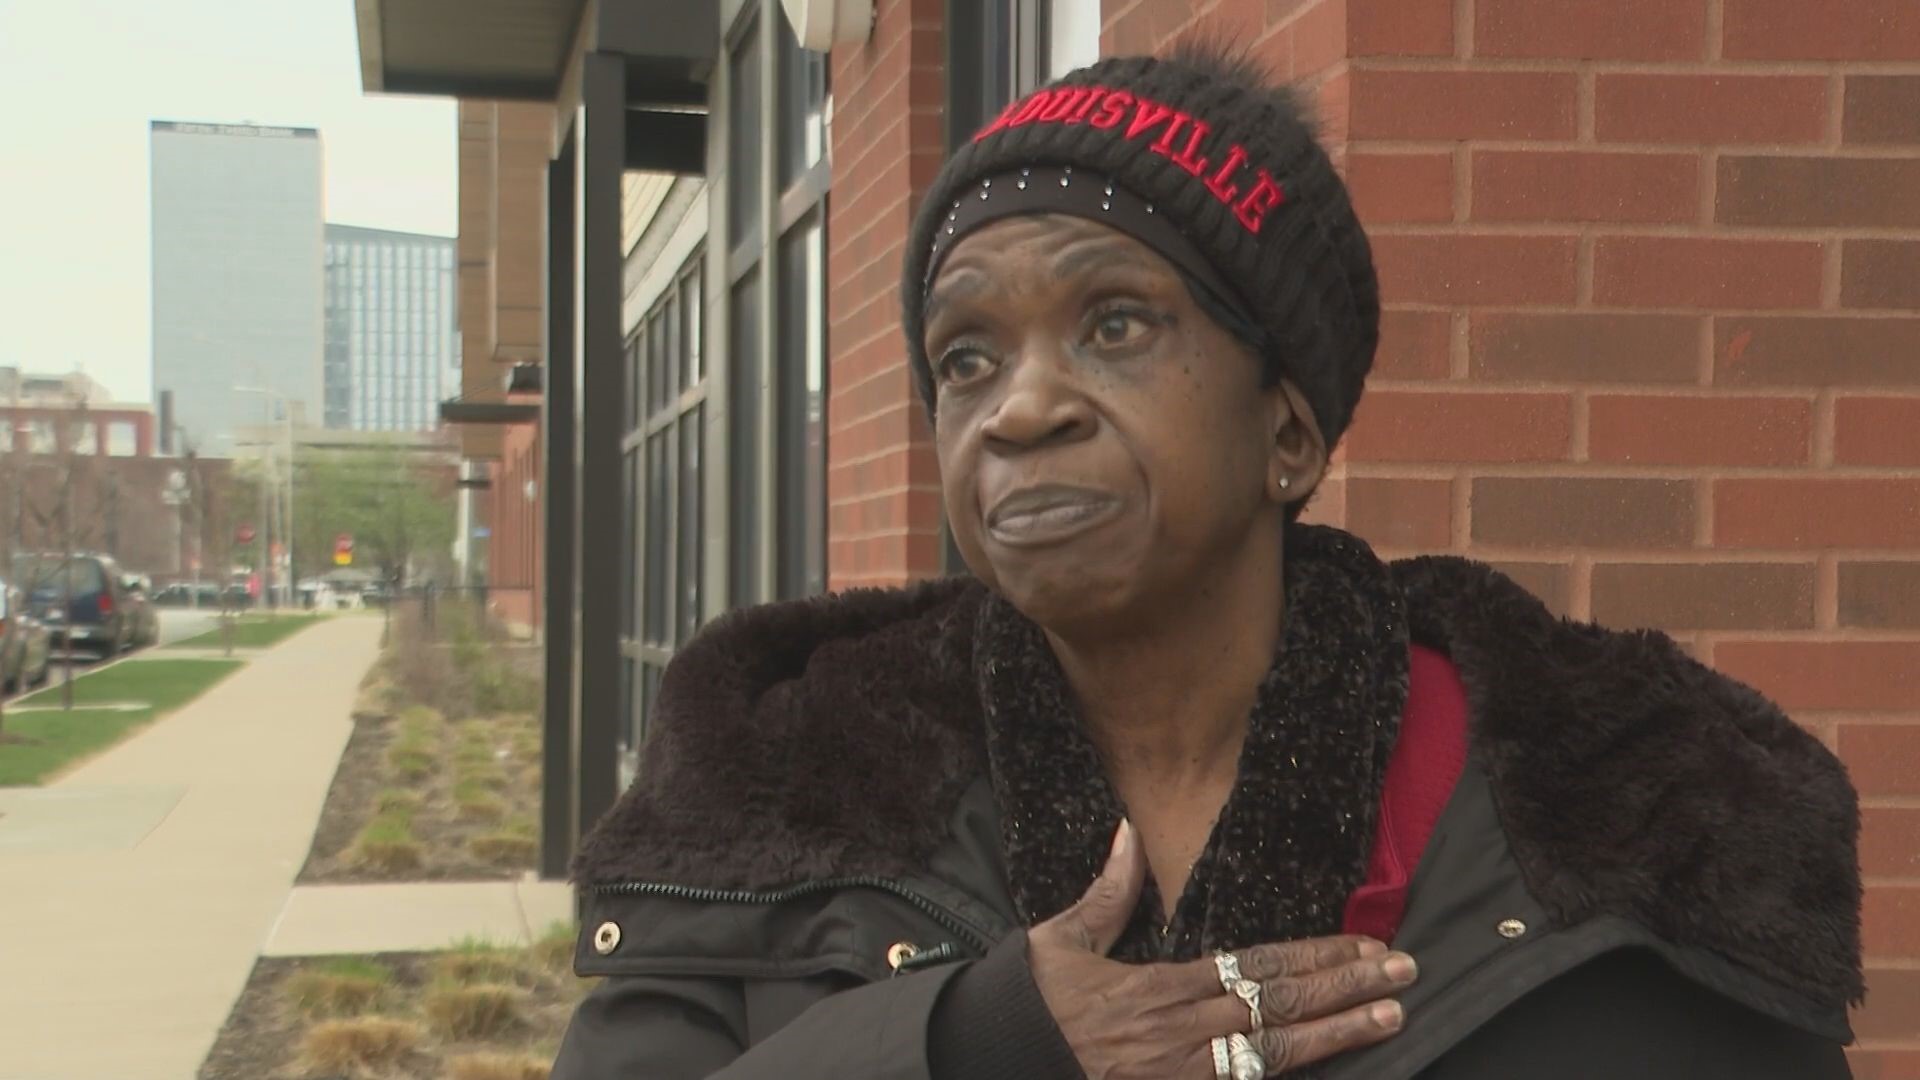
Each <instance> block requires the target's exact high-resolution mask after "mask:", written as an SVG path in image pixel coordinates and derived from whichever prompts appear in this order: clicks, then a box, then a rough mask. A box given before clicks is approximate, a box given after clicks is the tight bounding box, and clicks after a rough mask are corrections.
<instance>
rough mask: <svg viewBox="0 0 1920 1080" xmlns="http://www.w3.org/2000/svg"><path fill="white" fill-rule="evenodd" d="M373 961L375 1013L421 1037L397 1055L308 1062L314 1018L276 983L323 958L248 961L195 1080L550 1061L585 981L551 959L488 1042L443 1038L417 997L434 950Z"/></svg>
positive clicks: (412, 1078)
mask: <svg viewBox="0 0 1920 1080" xmlns="http://www.w3.org/2000/svg"><path fill="white" fill-rule="evenodd" d="M372 959H375V960H377V961H378V962H380V963H382V964H384V965H386V966H387V967H389V968H391V969H392V970H393V974H394V980H393V984H392V987H391V990H390V992H389V993H388V995H387V998H386V1001H385V1003H384V1004H383V1006H382V1008H381V1011H380V1015H385V1016H391V1017H394V1018H396V1019H400V1020H403V1021H407V1022H410V1023H415V1024H418V1025H419V1027H420V1030H421V1031H422V1032H423V1035H424V1037H423V1038H422V1039H421V1041H420V1044H419V1045H418V1047H416V1048H415V1049H414V1050H413V1051H411V1052H409V1053H408V1054H407V1055H406V1056H405V1058H404V1059H403V1060H401V1061H399V1062H396V1063H393V1064H391V1065H389V1066H386V1067H384V1068H379V1069H371V1070H351V1071H348V1072H340V1071H327V1070H321V1069H315V1068H314V1067H312V1066H311V1065H309V1064H308V1063H307V1062H305V1061H304V1060H303V1059H302V1057H301V1050H302V1044H303V1042H304V1040H305V1037H306V1033H307V1031H308V1029H309V1027H310V1026H311V1025H312V1024H313V1023H314V1021H312V1020H309V1019H307V1018H305V1017H303V1016H301V1015H300V1014H299V1013H298V1012H297V1011H296V1010H295V1009H294V1008H293V1007H292V1006H291V1005H290V1004H289V1002H288V1001H287V995H286V994H285V993H284V992H283V989H282V988H283V984H284V983H285V981H286V979H287V978H288V977H289V976H290V975H292V974H294V973H295V972H297V971H301V970H303V969H305V968H309V967H313V966H315V965H320V964H324V963H326V961H325V960H322V959H318V958H297V959H293V958H283V959H262V960H260V961H259V962H257V963H256V964H255V965H254V968H253V974H252V975H251V977H249V978H248V980H247V985H246V989H245V990H243V991H242V992H241V994H240V1000H239V1001H238V1002H237V1003H236V1004H235V1005H234V1009H233V1012H232V1013H231V1014H230V1015H229V1016H228V1017H227V1023H226V1026H225V1027H223V1028H222V1029H221V1031H220V1034H219V1036H218V1037H217V1038H216V1039H215V1040H214V1044H213V1049H212V1051H211V1052H209V1053H208V1055H207V1059H206V1061H205V1063H203V1064H202V1065H201V1067H200V1073H199V1080H401V1078H405V1080H432V1078H438V1077H443V1076H447V1075H449V1070H448V1066H449V1063H450V1062H452V1061H453V1060H454V1059H455V1058H457V1057H460V1056H461V1055H467V1054H475V1053H491V1054H501V1055H511V1056H515V1057H526V1058H531V1059H537V1060H538V1061H541V1062H551V1061H552V1060H553V1056H554V1054H555V1053H556V1052H558V1050H559V1046H560V1039H561V1036H562V1035H563V1034H565V1032H566V1025H567V1022H568V1020H569V1019H570V1018H571V1017H572V1015H573V1010H574V1008H575V1006H576V1005H577V1004H578V1003H579V1001H580V999H581V997H583V996H584V995H585V994H586V992H587V990H588V989H589V988H590V985H591V984H590V983H589V982H588V981H587V980H582V979H578V978H576V977H574V976H573V975H571V974H567V973H565V972H564V971H563V970H560V966H559V963H558V961H557V960H556V962H555V963H554V964H552V965H548V966H547V967H546V968H545V969H544V970H545V972H546V973H545V974H544V975H543V976H541V977H539V978H534V979H527V980H524V981H523V982H522V984H521V985H522V986H523V988H524V997H523V998H522V999H521V1002H520V1005H519V1007H518V1009H517V1010H516V1011H517V1014H518V1015H517V1018H516V1019H515V1020H514V1021H513V1022H512V1023H511V1024H509V1025H507V1027H506V1029H505V1030H503V1031H502V1032H500V1033H499V1034H498V1035H496V1036H495V1037H493V1038H490V1039H473V1038H469V1039H450V1038H445V1037H442V1036H441V1035H439V1034H436V1033H435V1032H434V1031H433V1028H432V1025H431V1024H430V1023H427V1022H426V1021H425V1020H424V1019H423V1016H422V1012H421V1000H422V998H423V997H424V996H425V994H426V992H427V990H428V988H429V987H430V986H431V985H433V983H434V980H435V978H436V971H435V966H434V965H435V963H436V960H437V957H436V955H430V954H429V955H423V954H412V953H402V954H389V955H384V956H378V957H374V958H372ZM528 984H531V985H528Z"/></svg>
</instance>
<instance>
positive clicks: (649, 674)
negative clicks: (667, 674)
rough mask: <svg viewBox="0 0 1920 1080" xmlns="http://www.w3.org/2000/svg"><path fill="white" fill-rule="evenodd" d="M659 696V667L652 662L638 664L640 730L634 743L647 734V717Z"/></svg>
mask: <svg viewBox="0 0 1920 1080" xmlns="http://www.w3.org/2000/svg"><path fill="white" fill-rule="evenodd" d="M659 696H660V669H659V668H658V667H656V666H654V665H652V664H642V665H640V731H639V733H638V735H637V736H636V738H635V745H636V746H637V745H639V743H640V741H642V740H644V739H645V738H646V736H647V717H649V716H651V715H652V714H653V703H654V700H655V699H656V698H658V697H659Z"/></svg>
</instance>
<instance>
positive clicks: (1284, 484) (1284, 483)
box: [1280, 476, 1293, 491]
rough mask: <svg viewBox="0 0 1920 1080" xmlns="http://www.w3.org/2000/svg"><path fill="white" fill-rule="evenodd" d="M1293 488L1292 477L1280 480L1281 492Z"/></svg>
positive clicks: (1284, 477)
mask: <svg viewBox="0 0 1920 1080" xmlns="http://www.w3.org/2000/svg"><path fill="white" fill-rule="evenodd" d="M1292 486H1293V477H1291V476H1283V477H1281V478H1280V490H1281V491H1285V490H1287V489H1288V488H1290V487H1292Z"/></svg>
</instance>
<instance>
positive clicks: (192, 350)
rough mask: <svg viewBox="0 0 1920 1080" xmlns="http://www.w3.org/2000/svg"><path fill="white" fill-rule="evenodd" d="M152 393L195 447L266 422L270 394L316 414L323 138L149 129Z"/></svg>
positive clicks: (308, 133)
mask: <svg viewBox="0 0 1920 1080" xmlns="http://www.w3.org/2000/svg"><path fill="white" fill-rule="evenodd" d="M151 140H152V172H153V386H154V392H155V393H156V395H157V394H158V393H159V392H160V391H162V390H171V391H173V395H174V419H175V422H176V423H178V424H179V425H180V427H181V428H182V430H183V431H184V433H185V436H186V440H187V442H188V443H189V444H191V445H194V446H197V447H199V448H201V449H202V450H204V451H206V452H211V453H222V452H226V451H225V446H224V444H225V443H226V442H227V441H229V440H230V439H231V438H232V434H233V428H234V427H235V425H240V424H258V423H260V422H262V421H263V420H265V419H267V418H269V417H270V416H271V415H273V413H272V411H271V410H272V409H273V408H274V407H273V406H270V405H269V399H266V398H265V397H264V396H263V395H261V394H256V393H247V392H245V391H244V390H242V389H240V388H243V387H244V388H264V389H267V390H271V391H273V392H274V393H276V394H279V395H281V396H283V397H285V398H286V399H287V400H289V401H293V402H297V403H300V404H301V405H303V406H304V407H305V411H306V413H307V415H309V416H312V415H317V414H319V412H320V410H321V405H322V393H321V343H322V294H323V286H322V282H321V272H322V270H323V268H324V267H325V259H326V256H325V252H324V249H323V236H322V220H323V206H322V201H323V200H322V195H321V164H320V163H321V149H320V133H319V132H317V131H314V130H312V129H311V128H283V127H261V126H257V125H252V124H180V123H170V122H164V121H157V120H156V121H154V122H153V124H152V132H151Z"/></svg>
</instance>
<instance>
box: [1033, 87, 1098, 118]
mask: <svg viewBox="0 0 1920 1080" xmlns="http://www.w3.org/2000/svg"><path fill="white" fill-rule="evenodd" d="M1086 96H1087V92H1086V91H1085V90H1059V91H1056V92H1055V93H1054V95H1053V100H1052V101H1049V102H1048V103H1047V107H1046V108H1045V109H1042V110H1041V111H1040V115H1039V117H1038V118H1037V119H1038V120H1039V122H1040V123H1043V124H1052V123H1058V122H1059V121H1062V120H1065V119H1066V118H1067V116H1068V114H1070V113H1072V112H1073V110H1074V109H1075V108H1076V107H1078V106H1079V104H1080V102H1081V100H1082V99H1084V98H1085V97H1086Z"/></svg>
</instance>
